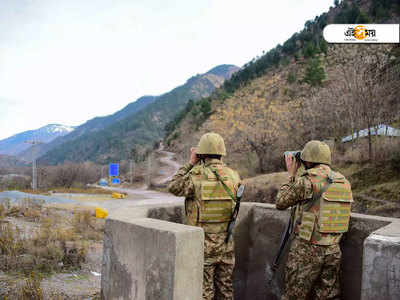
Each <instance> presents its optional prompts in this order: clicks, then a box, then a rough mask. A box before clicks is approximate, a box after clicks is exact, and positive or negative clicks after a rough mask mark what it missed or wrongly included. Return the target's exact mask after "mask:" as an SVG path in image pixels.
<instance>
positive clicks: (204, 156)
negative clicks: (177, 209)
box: [168, 132, 240, 300]
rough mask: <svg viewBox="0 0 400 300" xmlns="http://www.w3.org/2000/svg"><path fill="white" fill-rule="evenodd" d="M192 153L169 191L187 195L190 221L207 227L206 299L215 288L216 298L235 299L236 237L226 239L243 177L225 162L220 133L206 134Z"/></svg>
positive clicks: (190, 223) (205, 239) (188, 219)
mask: <svg viewBox="0 0 400 300" xmlns="http://www.w3.org/2000/svg"><path fill="white" fill-rule="evenodd" d="M190 152H191V153H190V161H189V163H187V164H185V165H184V166H183V167H181V168H180V169H179V170H178V172H177V174H176V175H175V176H174V177H173V178H172V181H171V183H170V184H169V186H168V190H169V191H170V192H171V193H173V194H174V195H176V196H184V197H185V214H186V224H187V225H192V226H198V227H201V228H203V230H204V234H205V237H204V276H203V299H205V300H212V299H214V289H215V291H216V299H219V300H221V299H222V300H223V299H229V300H232V299H233V285H232V273H233V267H234V265H235V255H234V252H233V250H234V249H233V238H231V239H229V241H228V243H226V242H225V238H226V236H227V228H228V224H229V221H230V220H231V217H232V212H233V208H234V206H235V201H236V199H235V197H236V196H235V195H236V192H237V190H238V187H239V183H240V177H239V175H238V173H237V172H235V171H233V170H232V169H230V168H228V167H227V166H225V165H224V164H223V162H222V161H221V156H223V155H226V150H225V143H224V140H223V138H222V137H221V136H220V135H219V134H217V133H213V132H210V133H206V134H204V135H203V136H202V137H201V139H200V141H199V144H198V146H197V149H195V148H192V149H190ZM221 180H222V181H223V183H224V184H223V183H222V182H221Z"/></svg>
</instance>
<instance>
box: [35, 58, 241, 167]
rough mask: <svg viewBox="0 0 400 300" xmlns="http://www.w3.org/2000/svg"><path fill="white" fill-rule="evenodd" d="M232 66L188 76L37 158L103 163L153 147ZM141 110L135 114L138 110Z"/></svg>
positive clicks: (217, 85)
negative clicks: (168, 126) (138, 106)
mask: <svg viewBox="0 0 400 300" xmlns="http://www.w3.org/2000/svg"><path fill="white" fill-rule="evenodd" d="M237 70H238V68H237V67H236V66H232V65H221V66H218V67H215V68H213V69H212V70H210V71H209V72H207V73H205V74H202V75H196V76H193V77H192V78H190V79H189V80H188V81H187V82H186V83H185V84H184V85H182V86H179V87H177V88H175V89H173V90H172V91H170V92H168V93H165V94H163V95H160V96H158V97H156V98H155V99H154V101H152V102H151V103H149V104H147V105H146V106H144V107H143V108H141V109H140V110H138V111H136V113H132V114H130V115H129V116H124V117H122V116H121V118H119V119H117V120H115V121H114V122H112V123H111V124H109V125H108V126H105V128H103V129H100V130H96V131H92V132H85V133H84V134H82V135H80V136H79V137H77V138H74V139H73V140H71V141H67V142H65V143H62V144H60V145H59V146H57V147H55V148H54V149H52V150H50V151H49V152H47V153H46V154H45V155H44V156H42V157H41V158H40V161H41V162H42V163H50V164H56V163H61V162H64V161H75V162H80V161H86V160H91V161H96V162H99V163H106V162H110V161H120V160H121V159H124V158H128V157H129V156H130V152H131V150H132V147H133V146H135V147H137V148H138V147H149V146H150V147H152V145H153V143H154V142H155V141H158V140H160V139H161V138H163V136H164V127H165V125H166V124H167V123H168V122H169V121H171V119H173V118H174V117H175V115H176V113H177V111H179V110H180V109H182V108H183V107H184V106H185V105H186V103H187V102H188V101H189V100H196V99H199V98H202V97H206V96H208V95H210V94H211V93H212V92H213V91H214V90H215V88H217V87H219V86H221V84H223V82H224V81H225V79H226V78H230V76H231V75H232V74H233V73H234V72H235V71H237ZM139 111H140V113H137V112H139Z"/></svg>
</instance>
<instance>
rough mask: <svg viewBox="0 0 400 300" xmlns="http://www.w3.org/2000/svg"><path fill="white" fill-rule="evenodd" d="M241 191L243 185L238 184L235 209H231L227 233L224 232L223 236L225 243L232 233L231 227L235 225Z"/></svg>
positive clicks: (242, 190)
mask: <svg viewBox="0 0 400 300" xmlns="http://www.w3.org/2000/svg"><path fill="white" fill-rule="evenodd" d="M243 192H244V185H240V186H239V188H238V190H237V193H236V205H235V209H234V210H233V213H232V218H231V220H230V221H229V224H228V233H227V234H226V238H225V243H227V244H228V242H229V238H230V237H231V235H232V231H233V228H234V227H235V223H236V218H237V216H238V214H239V208H240V200H241V199H242V195H243Z"/></svg>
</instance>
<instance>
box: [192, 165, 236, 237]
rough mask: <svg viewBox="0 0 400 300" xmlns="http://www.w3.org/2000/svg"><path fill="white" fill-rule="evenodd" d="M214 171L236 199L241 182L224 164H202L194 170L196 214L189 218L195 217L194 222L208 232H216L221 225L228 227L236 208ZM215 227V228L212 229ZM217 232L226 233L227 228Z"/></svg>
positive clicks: (223, 227)
mask: <svg viewBox="0 0 400 300" xmlns="http://www.w3.org/2000/svg"><path fill="white" fill-rule="evenodd" d="M213 170H215V171H216V172H217V173H218V174H219V176H220V177H221V178H222V179H223V180H224V183H225V184H226V186H227V187H228V188H229V189H230V191H231V192H232V194H233V195H234V197H236V196H235V195H236V190H237V184H238V182H239V180H238V179H237V175H235V173H234V171H232V170H231V169H229V168H228V167H225V166H224V165H222V164H211V165H204V164H202V165H200V166H196V167H195V168H193V169H192V172H191V178H192V181H193V184H194V186H195V199H194V202H195V205H196V212H195V213H192V215H190V216H188V217H189V218H193V217H195V218H196V220H192V221H195V223H196V224H198V225H200V226H201V227H203V228H204V230H205V231H206V232H215V231H214V230H215V228H217V227H218V225H220V224H221V225H223V224H222V223H226V225H227V223H228V222H229V221H230V220H231V217H232V212H233V209H234V207H235V201H234V200H233V199H232V198H231V196H230V195H229V194H228V192H227V191H226V190H225V188H224V187H223V185H222V183H221V182H220V181H219V180H218V178H217V177H216V176H215V174H214V173H213ZM191 223H193V222H191ZM224 225H225V224H224ZM213 226H214V228H212V227H213ZM206 228H210V229H211V230H207V229H206ZM217 231H218V232H223V231H226V226H222V228H221V229H220V230H217Z"/></svg>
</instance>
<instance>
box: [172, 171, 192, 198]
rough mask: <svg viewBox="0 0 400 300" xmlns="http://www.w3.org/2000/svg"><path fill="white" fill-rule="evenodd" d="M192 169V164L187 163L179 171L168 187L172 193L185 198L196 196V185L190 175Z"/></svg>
mask: <svg viewBox="0 0 400 300" xmlns="http://www.w3.org/2000/svg"><path fill="white" fill-rule="evenodd" d="M192 168H193V165H192V164H190V163H186V164H184V165H183V166H182V167H181V168H180V169H179V170H178V172H177V173H176V174H175V175H174V177H172V180H171V182H170V183H169V185H168V191H169V192H170V193H172V194H174V195H175V196H184V197H190V196H192V195H193V194H194V184H193V181H192V179H191V178H190V173H189V172H190V170H191V169H192Z"/></svg>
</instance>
